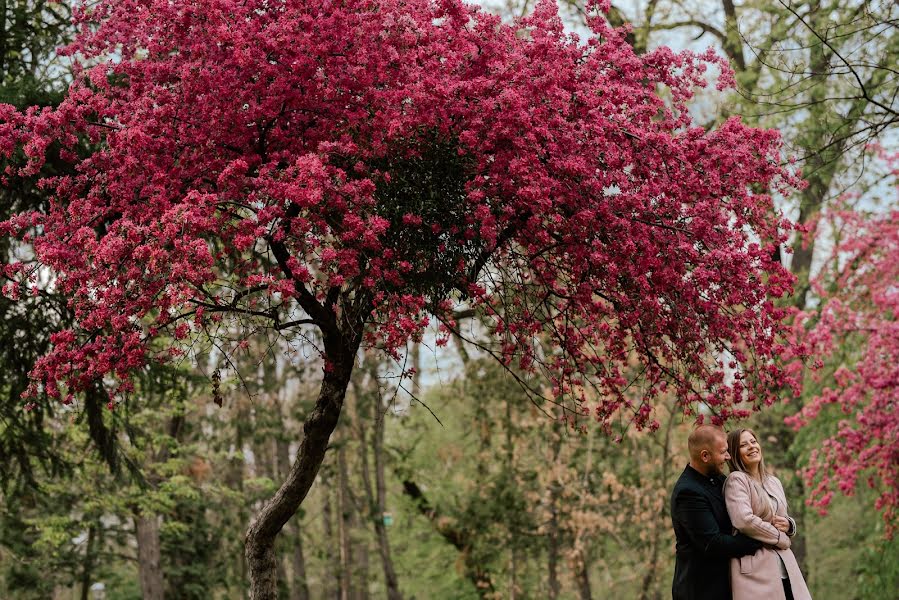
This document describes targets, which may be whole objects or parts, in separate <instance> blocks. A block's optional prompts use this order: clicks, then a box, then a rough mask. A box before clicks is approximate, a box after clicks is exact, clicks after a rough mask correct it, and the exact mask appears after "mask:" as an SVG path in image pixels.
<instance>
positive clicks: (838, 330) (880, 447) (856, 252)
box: [787, 159, 899, 535]
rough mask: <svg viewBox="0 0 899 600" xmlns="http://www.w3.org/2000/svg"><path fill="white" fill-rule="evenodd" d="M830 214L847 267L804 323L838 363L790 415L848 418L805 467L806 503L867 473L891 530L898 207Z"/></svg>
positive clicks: (898, 335)
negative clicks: (826, 413)
mask: <svg viewBox="0 0 899 600" xmlns="http://www.w3.org/2000/svg"><path fill="white" fill-rule="evenodd" d="M894 160H895V159H894ZM830 216H831V217H832V218H833V219H835V220H837V221H838V222H839V223H840V224H841V229H842V234H841V240H840V243H838V244H837V245H836V247H835V249H834V253H835V256H836V257H839V258H840V262H841V264H843V265H845V266H844V267H843V269H842V271H841V273H840V275H839V277H837V279H836V281H832V282H825V281H824V280H823V278H822V279H821V280H820V281H819V282H818V285H817V286H816V288H815V289H816V291H817V293H818V294H819V295H820V296H822V302H823V307H822V308H821V309H820V312H819V313H817V314H814V313H810V314H808V315H806V316H805V319H801V320H800V321H799V322H798V323H799V326H801V327H804V328H807V329H808V330H807V331H805V332H803V334H802V343H803V344H804V345H805V346H806V351H807V352H810V353H814V354H815V355H818V356H820V357H823V358H827V357H828V356H830V357H832V360H833V361H837V364H836V370H835V371H834V373H833V377H832V378H831V379H830V380H828V381H826V382H825V384H826V387H825V388H824V389H823V391H822V392H821V393H820V394H818V395H817V396H816V397H815V398H813V399H812V400H811V401H809V402H808V403H807V404H806V405H805V406H804V407H803V408H802V410H801V411H800V412H799V414H797V415H796V416H795V417H792V418H789V419H787V422H788V423H789V424H791V425H793V426H794V427H795V428H797V429H799V428H802V427H805V426H808V425H809V424H810V423H812V422H813V421H814V420H815V419H816V418H818V417H819V415H820V414H821V411H822V410H826V409H827V408H828V407H838V408H839V410H840V411H841V413H842V414H843V415H844V418H843V419H841V420H840V421H839V423H838V424H837V427H836V432H835V433H834V435H833V436H832V437H830V438H828V439H826V440H825V441H824V443H823V444H822V445H821V446H820V448H818V449H816V450H814V451H813V452H812V454H811V456H810V464H809V466H808V467H807V468H806V469H805V471H804V477H805V480H806V483H807V485H808V486H809V488H810V489H811V493H810V496H809V500H808V502H809V504H810V505H812V506H817V507H819V508H820V509H821V510H822V511H824V510H825V509H826V507H827V506H828V505H829V504H830V502H831V500H832V498H833V494H834V492H835V491H837V490H839V491H840V492H842V493H843V494H846V495H852V494H853V493H854V491H855V490H856V488H857V484H858V482H859V479H860V478H861V480H862V481H863V482H865V483H866V484H867V485H868V486H869V487H871V488H872V489H875V490H878V491H879V492H880V495H879V497H878V499H877V501H876V508H877V509H878V510H881V511H883V515H884V519H885V522H886V524H887V527H888V534H889V535H892V533H893V532H894V531H895V528H896V526H897V524H899V410H897V409H899V320H897V316H899V211H896V210H893V211H892V212H889V213H886V214H882V215H879V216H875V217H871V216H869V215H865V214H862V213H858V212H853V211H838V212H836V213H834V214H832V215H830Z"/></svg>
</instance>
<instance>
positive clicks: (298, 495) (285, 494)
mask: <svg viewBox="0 0 899 600" xmlns="http://www.w3.org/2000/svg"><path fill="white" fill-rule="evenodd" d="M359 341H360V340H359V338H358V337H357V338H356V339H354V340H352V341H350V342H349V343H347V342H346V341H336V340H334V339H333V338H332V339H328V336H327V335H326V336H325V350H326V355H327V365H326V368H325V373H324V378H323V380H322V385H321V390H320V391H319V396H318V400H317V401H316V403H315V407H314V408H313V409H312V412H310V413H309V416H308V417H307V418H306V422H305V423H304V425H303V432H304V435H303V441H302V442H301V444H300V448H299V450H298V452H297V456H296V459H295V460H294V462H293V465H292V466H291V469H290V473H289V474H288V475H287V478H286V479H285V481H284V483H282V484H281V487H280V488H279V489H278V491H277V492H275V495H274V497H273V498H272V499H271V500H269V501H268V502H267V503H266V505H265V506H264V507H263V508H262V510H261V511H260V512H259V514H258V515H257V516H256V518H255V519H254V520H253V522H252V523H251V524H250V527H249V529H248V530H247V535H246V546H245V555H246V559H247V567H248V570H249V576H250V598H252V599H253V600H275V599H276V598H277V597H278V587H277V574H276V568H277V561H278V557H277V555H276V553H275V547H274V545H275V538H276V537H277V535H278V533H279V532H280V531H281V529H282V528H283V527H284V524H285V523H287V521H288V519H290V517H292V516H293V515H294V513H296V511H297V509H298V508H299V507H300V504H301V503H302V502H303V500H304V499H305V498H306V494H308V493H309V488H310V487H312V483H313V482H314V481H315V477H316V475H318V470H319V468H321V464H322V461H323V460H324V458H325V451H326V450H327V448H328V440H329V439H330V438H331V434H332V433H333V431H334V428H335V427H336V426H337V421H338V419H339V417H340V411H341V408H342V407H343V399H344V395H345V394H346V389H347V385H348V384H349V381H350V373H351V372H352V370H353V358H354V356H355V353H356V350H357V349H358V347H359Z"/></svg>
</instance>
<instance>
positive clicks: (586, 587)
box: [574, 551, 593, 600]
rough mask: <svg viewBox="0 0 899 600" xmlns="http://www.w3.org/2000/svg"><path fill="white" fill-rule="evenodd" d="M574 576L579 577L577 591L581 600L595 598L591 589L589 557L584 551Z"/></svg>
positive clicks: (579, 557) (579, 558)
mask: <svg viewBox="0 0 899 600" xmlns="http://www.w3.org/2000/svg"><path fill="white" fill-rule="evenodd" d="M574 576H575V579H577V591H578V594H579V595H580V598H581V600H593V592H592V591H591V589H590V572H589V571H588V570H587V558H586V556H585V555H584V552H583V551H581V552H580V556H578V560H577V568H576V570H575V574H574Z"/></svg>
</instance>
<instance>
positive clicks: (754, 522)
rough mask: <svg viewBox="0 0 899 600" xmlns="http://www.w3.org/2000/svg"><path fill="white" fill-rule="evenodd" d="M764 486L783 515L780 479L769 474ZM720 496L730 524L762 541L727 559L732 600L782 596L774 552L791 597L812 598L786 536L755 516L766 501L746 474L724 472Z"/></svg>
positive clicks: (782, 599)
mask: <svg viewBox="0 0 899 600" xmlns="http://www.w3.org/2000/svg"><path fill="white" fill-rule="evenodd" d="M764 487H765V491H767V492H768V494H770V495H771V496H773V497H774V499H775V500H776V511H775V512H776V513H777V514H778V515H780V516H782V517H786V516H787V497H786V495H785V494H784V488H783V485H781V483H780V480H779V479H777V477H774V476H773V475H769V476H768V479H767V480H766V481H765V485H764ZM724 499H725V501H726V502H727V514H728V515H730V520H731V523H733V525H734V527H735V528H736V529H737V530H739V531H740V532H742V533H744V534H746V535H748V536H749V537H752V538H755V539H757V540H759V541H761V542H763V543H764V544H766V545H765V546H764V547H763V548H762V549H761V550H758V551H757V552H756V553H755V554H753V555H751V556H743V557H741V558H734V559H731V561H730V584H731V589H732V590H733V600H758V599H759V598H766V599H768V598H770V599H772V600H785V595H784V590H783V583H782V582H781V580H780V561H779V560H778V559H777V557H778V555H780V558H781V559H782V560H783V563H784V566H785V567H786V569H787V574H788V575H789V576H790V586H791V587H792V589H793V597H794V598H795V599H796V600H812V596H811V594H810V593H809V591H808V586H807V585H806V584H805V579H803V577H802V573H801V572H800V571H799V564H798V563H797V562H796V557H795V556H793V551H792V550H790V538H788V537H787V535H786V534H785V533H782V532H780V531H778V530H777V528H775V527H774V525H772V524H771V523H770V522H768V521H765V520H763V519H761V518H760V517H758V516H757V515H760V514H764V513H765V509H764V504H762V503H763V502H764V503H767V502H768V498H765V497H763V496H762V495H761V494H760V493H759V491H758V488H757V487H756V486H754V485H752V483H751V481H750V479H749V475H748V474H746V473H743V472H740V471H737V472H734V473H731V474H730V475H728V477H727V481H726V482H725V484H724Z"/></svg>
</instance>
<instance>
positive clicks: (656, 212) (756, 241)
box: [0, 0, 796, 427]
mask: <svg viewBox="0 0 899 600" xmlns="http://www.w3.org/2000/svg"><path fill="white" fill-rule="evenodd" d="M78 20H79V22H80V23H81V25H82V27H83V32H82V34H81V35H80V37H79V38H78V39H77V41H76V42H75V43H74V44H73V45H72V46H71V47H70V48H68V50H67V52H68V53H69V54H71V55H73V56H78V57H80V58H81V59H82V63H83V64H84V65H85V66H84V67H82V68H81V69H80V70H79V71H78V72H77V73H76V77H75V81H74V82H73V84H72V86H71V88H70V90H69V92H68V95H67V97H66V98H65V100H64V101H63V103H62V104H61V105H60V106H59V107H58V108H55V109H40V110H39V109H31V110H28V111H25V112H22V113H20V112H17V111H15V110H14V109H12V108H11V107H8V106H2V107H0V156H2V157H3V158H4V159H5V161H6V162H5V165H6V166H5V174H4V176H5V177H7V178H11V177H22V176H40V168H41V166H42V164H43V161H44V160H45V157H46V155H47V153H48V152H49V151H55V150H54V149H58V150H59V151H60V152H61V154H62V156H63V157H64V158H66V159H68V160H69V161H71V163H72V166H73V168H72V171H71V173H70V174H67V175H63V176H59V177H46V178H44V179H42V180H41V185H42V186H43V187H44V188H45V189H46V190H47V191H48V194H49V195H50V198H51V200H50V203H49V206H48V208H47V209H46V210H45V211H42V212H40V213H29V214H23V215H18V216H16V217H14V218H13V219H11V220H9V221H8V222H6V223H4V224H3V225H2V231H3V232H4V233H5V234H7V235H15V236H19V237H21V238H23V239H25V240H26V241H28V242H29V243H31V244H32V245H33V247H34V250H35V253H36V256H37V259H38V261H39V263H40V264H41V265H43V266H44V267H46V268H49V269H51V270H52V272H53V273H54V274H55V277H56V280H55V282H56V283H55V285H57V286H58V287H59V289H61V290H62V291H64V292H65V293H66V294H68V295H69V297H70V298H71V306H72V309H73V311H74V313H75V315H76V317H77V328H76V329H74V330H72V331H65V332H60V333H59V334H58V335H57V336H56V337H55V338H54V347H53V350H52V351H51V352H50V354H48V355H47V356H46V357H44V358H43V359H42V360H41V361H40V362H39V363H38V364H37V365H36V366H35V369H34V377H35V381H36V384H42V385H43V386H44V389H45V390H46V391H47V392H49V393H50V394H52V395H60V394H62V393H63V392H64V391H65V393H71V392H77V391H78V390H80V389H83V388H84V387H85V386H87V385H89V384H90V382H93V381H97V380H100V379H102V378H103V377H104V376H109V375H112V376H114V377H115V378H117V379H118V380H120V381H121V382H122V385H123V386H124V389H125V390H127V386H128V384H127V382H128V373H129V372H131V371H133V370H134V369H136V368H139V367H140V366H141V365H143V364H145V363H146V361H148V360H151V359H152V358H153V357H155V356H160V355H161V356H165V355H167V354H168V353H169V348H168V346H166V347H165V348H162V349H160V348H159V342H158V340H163V341H164V340H166V339H171V338H172V337H174V338H182V339H185V340H189V339H191V336H194V335H200V334H204V335H212V334H214V333H212V332H213V330H212V329H211V328H209V324H210V323H213V322H215V320H217V319H222V318H223V316H225V315H229V314H230V315H240V316H242V317H245V318H248V319H249V318H252V319H255V320H256V321H255V322H256V323H259V322H263V323H267V324H268V325H267V326H269V327H273V328H276V329H278V330H280V331H282V332H285V335H287V334H289V332H291V331H295V329H294V328H295V327H301V326H307V325H309V326H317V327H319V328H321V329H322V330H323V331H325V330H327V331H338V330H339V331H341V332H342V333H343V334H344V335H345V336H351V333H350V332H357V331H359V330H360V329H361V330H364V339H363V341H364V343H365V344H367V345H369V346H374V347H379V348H382V349H384V350H385V351H387V352H396V351H397V349H398V348H400V347H401V346H402V345H403V344H405V343H406V342H407V340H409V339H410V338H414V337H416V336H419V335H421V332H422V329H423V328H424V327H425V326H426V325H427V324H428V322H429V319H430V318H431V317H436V318H437V319H439V320H440V322H441V323H442V324H443V327H444V329H445V331H449V330H452V329H453V328H454V327H455V325H456V323H455V321H454V316H453V315H454V313H453V310H454V309H458V308H459V307H463V308H467V309H473V310H478V311H482V312H483V313H484V314H486V315H487V316H488V322H490V323H491V331H492V332H493V333H494V334H495V335H496V337H497V339H498V342H499V345H498V350H497V354H498V355H499V356H500V357H501V359H502V360H504V361H506V362H509V363H511V362H513V361H517V362H518V363H519V364H520V365H521V366H522V367H524V368H529V369H536V368H537V367H538V366H542V367H545V369H546V371H547V373H548V374H549V376H550V377H551V378H552V381H553V384H554V393H555V395H556V396H558V397H573V398H575V399H576V400H578V401H580V402H581V403H582V404H583V405H584V406H587V404H588V403H594V404H595V405H593V404H591V405H590V408H589V411H590V412H591V413H593V414H595V416H596V417H597V418H598V419H600V420H601V421H605V420H607V419H609V418H610V417H611V415H613V414H616V413H618V414H622V413H623V414H626V415H629V417H628V418H630V419H632V420H633V421H634V422H635V423H636V424H637V426H639V427H643V426H648V427H653V426H654V423H653V419H652V410H650V408H649V406H650V404H649V403H650V401H651V400H652V399H653V398H654V397H655V396H657V395H658V394H661V393H667V392H668V391H674V392H676V393H678V394H679V396H680V398H681V399H682V401H683V403H684V406H685V407H689V406H690V404H691V403H692V402H695V401H699V400H705V401H706V402H708V403H709V404H710V405H711V406H712V407H713V408H714V410H715V411H716V419H718V420H720V419H724V418H727V417H729V416H733V415H734V414H737V415H742V414H745V411H746V409H745V407H746V406H747V404H741V403H745V402H747V401H749V402H750V403H752V404H754V405H755V406H759V405H761V404H763V403H765V402H770V401H772V399H773V396H772V395H771V394H770V393H769V392H766V391H765V390H770V389H773V388H774V387H775V386H777V385H780V384H782V383H783V377H784V374H783V371H782V369H781V367H780V366H779V363H778V357H779V355H780V354H781V351H782V348H781V342H779V341H778V340H779V335H780V334H781V333H782V331H783V327H784V326H783V319H784V316H785V315H784V312H783V311H782V310H781V309H779V308H777V307H775V304H774V299H776V298H778V297H781V296H783V295H784V294H787V293H789V291H790V288H791V283H792V280H791V276H790V275H789V273H788V272H787V271H785V270H784V269H783V268H782V267H781V265H780V263H779V262H778V261H777V260H776V259H775V258H774V257H775V254H776V253H775V249H776V246H777V244H779V243H781V242H782V241H783V240H784V239H785V236H786V235H787V234H788V233H789V231H790V229H791V225H790V224H789V223H788V222H786V221H785V220H784V219H783V218H782V217H781V216H779V214H778V213H777V211H776V210H775V209H774V207H773V205H772V200H771V194H773V193H776V192H779V191H784V190H785V189H786V188H787V187H789V186H792V185H795V183H796V182H795V180H794V178H793V176H792V175H791V174H790V173H788V172H786V171H785V170H784V169H783V168H782V166H781V164H782V161H781V159H780V155H779V148H780V142H779V137H778V134H777V132H775V131H766V130H760V129H753V128H750V127H747V126H745V125H743V124H742V123H741V122H740V121H739V120H738V119H736V118H733V119H730V120H728V121H726V122H725V123H723V124H721V126H720V127H718V128H717V129H714V130H712V131H707V130H705V129H703V128H702V127H698V126H695V125H694V124H692V123H691V118H690V115H689V113H688V111H687V110H686V107H685V103H686V102H687V101H688V100H689V99H690V97H691V94H692V92H693V90H694V89H695V88H696V87H697V86H704V85H706V76H705V69H706V66H707V65H708V64H710V63H712V64H717V65H718V66H719V67H720V68H721V70H722V71H723V73H724V74H723V76H722V79H721V82H722V83H724V84H726V83H728V81H729V79H730V71H729V69H727V66H726V64H725V62H724V61H722V60H721V59H720V58H718V57H716V56H715V55H714V54H713V53H711V52H707V53H704V54H701V55H697V54H695V53H691V52H682V53H674V52H672V51H671V50H669V49H667V48H659V49H657V50H655V51H653V52H650V53H648V54H646V55H642V56H640V55H637V54H635V53H634V52H633V50H632V48H631V47H630V46H629V45H628V44H627V43H626V42H625V40H624V32H622V31H619V30H615V29H612V28H610V27H609V26H608V25H607V24H606V22H605V21H604V20H603V19H602V18H601V17H599V16H597V17H596V18H595V19H593V20H592V21H591V26H592V28H593V32H592V35H591V36H590V38H589V39H587V40H585V41H584V42H582V41H580V40H578V39H577V38H575V37H573V36H571V35H569V34H566V33H565V32H564V31H563V28H562V24H561V22H560V20H559V18H558V15H557V13H556V6H555V3H554V2H552V1H551V0H543V1H542V2H540V3H539V5H538V6H537V8H536V10H535V12H534V14H533V15H532V16H530V17H527V18H523V19H521V20H519V21H517V22H516V23H515V24H513V25H504V24H503V23H502V22H501V21H500V20H499V19H498V18H497V17H495V16H491V15H489V14H486V13H484V12H482V11H480V10H478V9H476V8H474V7H470V6H467V5H464V4H462V3H461V2H459V1H458V0H345V1H343V2H332V1H330V0H314V1H313V0H275V1H272V0H242V1H240V2H236V1H234V0H183V1H179V2H170V1H169V0H115V1H113V0H100V1H99V2H96V3H91V4H89V5H85V6H84V8H83V10H82V11H81V12H80V14H79V16H78ZM85 143H88V144H89V145H90V148H91V152H90V153H85V151H84V149H83V145H84V144H85ZM32 268H33V266H28V265H21V264H13V265H7V267H6V268H5V272H4V273H5V275H6V277H7V278H9V279H10V280H11V281H14V282H16V284H18V285H25V286H30V285H34V283H33V280H31V279H29V273H31V272H32V271H29V269H32ZM161 336H168V337H161ZM538 339H539V340H541V341H542V342H547V341H548V342H549V343H550V346H551V347H552V348H555V351H554V352H552V353H551V354H550V355H549V356H546V355H545V354H543V353H541V352H538V351H537V348H538V347H539V346H540V344H537V343H535V340H538ZM164 345H165V344H164ZM169 345H170V344H169ZM324 352H325V354H327V348H325V350H324ZM326 358H327V356H326ZM635 382H639V385H635ZM63 388H64V389H63ZM588 389H592V390H596V391H598V394H597V393H594V392H590V393H588V392H587V390H588ZM635 389H639V390H640V393H639V394H638V395H637V397H635V396H634V395H633V394H628V393H625V391H626V390H630V391H631V392H633V390H635ZM36 390H37V388H35V389H33V390H32V392H34V391H36ZM738 405H740V406H742V407H744V408H739V407H738Z"/></svg>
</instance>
